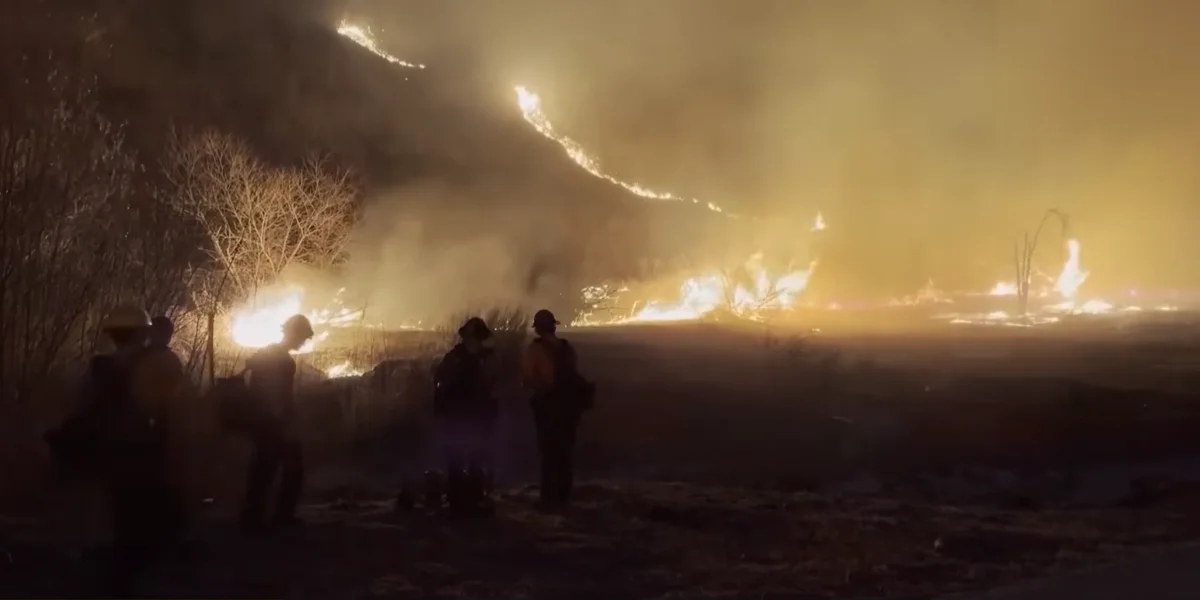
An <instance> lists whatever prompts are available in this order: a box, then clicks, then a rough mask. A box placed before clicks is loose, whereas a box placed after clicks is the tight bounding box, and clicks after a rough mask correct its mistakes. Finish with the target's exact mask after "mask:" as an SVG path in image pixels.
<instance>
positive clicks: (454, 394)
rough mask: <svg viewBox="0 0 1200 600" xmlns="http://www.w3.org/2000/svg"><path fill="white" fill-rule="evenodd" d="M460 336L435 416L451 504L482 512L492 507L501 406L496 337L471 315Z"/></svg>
mask: <svg viewBox="0 0 1200 600" xmlns="http://www.w3.org/2000/svg"><path fill="white" fill-rule="evenodd" d="M458 337H459V339H460V341H459V343H458V344H456V345H455V346H454V348H452V349H451V350H450V351H449V352H447V353H446V355H445V356H443V357H442V360H441V362H439V363H438V367H437V370H436V372H435V374H434V385H435V387H434V413H435V415H436V417H437V422H438V437H439V439H440V441H441V446H442V451H443V457H444V459H445V465H446V486H445V491H446V503H447V504H448V505H449V507H450V510H451V511H453V512H455V513H458V514H478V513H482V512H487V511H488V510H490V507H491V505H490V504H489V503H488V500H489V495H490V492H491V487H492V486H491V454H492V452H491V445H492V434H493V431H494V429H495V423H496V418H497V416H498V415H499V408H500V406H499V402H498V401H497V398H496V393H495V386H496V379H497V377H496V369H495V360H494V352H493V347H494V336H493V334H492V330H491V328H490V327H488V325H487V323H486V322H484V320H483V319H481V318H479V317H471V318H470V319H467V321H466V322H465V323H463V325H462V327H460V328H459V329H458ZM435 502H437V503H438V504H440V499H436V500H435Z"/></svg>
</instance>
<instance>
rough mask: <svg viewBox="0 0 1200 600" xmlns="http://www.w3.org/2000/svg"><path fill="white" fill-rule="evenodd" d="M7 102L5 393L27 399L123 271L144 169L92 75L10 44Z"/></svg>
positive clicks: (2, 306)
mask: <svg viewBox="0 0 1200 600" xmlns="http://www.w3.org/2000/svg"><path fill="white" fill-rule="evenodd" d="M6 50H11V51H6V52H5V53H4V54H5V57H6V61H5V64H4V65H3V66H4V67H5V70H6V71H7V72H8V73H9V76H8V77H7V82H6V89H5V93H4V94H3V100H2V101H0V391H2V393H3V395H4V398H5V399H8V400H12V399H14V398H17V399H22V400H23V399H25V398H26V397H27V396H28V392H29V391H30V386H31V385H32V384H33V383H34V382H35V381H37V380H38V379H39V378H41V377H45V376H46V374H47V373H48V372H49V371H50V369H51V368H52V367H53V366H55V365H56V364H57V363H59V362H60V361H61V360H63V359H65V358H67V357H65V356H64V355H63V352H64V350H65V349H66V348H67V344H68V342H69V341H70V340H71V339H72V335H74V334H75V333H76V332H77V331H78V330H79V327H80V326H81V324H82V323H83V322H84V321H85V318H86V316H87V314H88V313H89V311H90V310H91V309H92V308H93V305H94V303H95V301H96V299H97V298H98V297H100V296H102V295H104V293H105V292H107V291H108V290H110V289H111V286H112V284H113V280H114V276H115V274H116V273H117V272H118V271H119V266H120V265H122V264H123V261H124V257H123V256H121V255H120V253H119V250H120V248H121V246H123V245H124V243H125V241H126V240H127V239H128V238H129V237H130V236H131V235H132V234H133V233H135V232H130V231H129V230H128V229H127V228H126V227H125V224H124V223H122V220H123V218H124V215H125V214H126V213H127V204H126V202H127V198H126V192H127V191H128V189H129V183H130V180H131V177H132V176H133V174H134V172H135V166H136V165H135V163H134V161H133V160H132V158H131V157H130V156H129V154H127V153H126V152H125V151H124V148H123V135H122V132H121V128H120V127H118V126H116V125H114V124H113V123H110V122H109V121H108V120H107V119H105V118H104V117H103V115H102V114H101V113H100V111H99V110H98V106H97V102H96V98H95V90H96V81H95V79H94V78H93V77H90V76H86V75H83V74H81V71H80V69H78V65H77V64H75V63H73V62H72V61H63V60H59V57H58V56H57V55H56V54H55V53H54V52H53V51H46V50H45V49H41V50H40V51H32V50H28V49H26V48H6Z"/></svg>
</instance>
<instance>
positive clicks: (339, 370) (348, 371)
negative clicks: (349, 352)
mask: <svg viewBox="0 0 1200 600" xmlns="http://www.w3.org/2000/svg"><path fill="white" fill-rule="evenodd" d="M363 373H365V371H363V370H362V369H355V368H354V367H351V366H350V361H346V362H344V363H342V364H340V365H334V366H332V367H329V368H328V369H325V376H326V377H328V378H330V379H341V378H343V377H358V376H359V375H362V374H363Z"/></svg>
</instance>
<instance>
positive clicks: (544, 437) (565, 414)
mask: <svg viewBox="0 0 1200 600" xmlns="http://www.w3.org/2000/svg"><path fill="white" fill-rule="evenodd" d="M533 419H534V424H535V425H536V426H537V438H538V451H539V452H540V454H541V458H542V461H541V463H542V469H541V470H542V477H541V500H542V504H544V505H547V506H565V505H567V504H570V502H571V491H572V489H573V488H574V486H575V458H574V454H575V435H576V431H577V430H578V429H579V411H577V410H571V409H565V408H561V407H557V406H553V405H552V406H539V405H538V403H535V404H534V408H533Z"/></svg>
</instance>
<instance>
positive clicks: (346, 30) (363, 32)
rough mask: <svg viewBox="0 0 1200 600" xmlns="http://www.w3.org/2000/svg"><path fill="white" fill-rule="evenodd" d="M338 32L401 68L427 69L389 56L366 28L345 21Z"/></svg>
mask: <svg viewBox="0 0 1200 600" xmlns="http://www.w3.org/2000/svg"><path fill="white" fill-rule="evenodd" d="M337 32H338V35H341V36H344V37H346V38H349V39H350V40H351V41H353V42H354V43H355V44H358V45H359V46H362V47H363V48H366V49H367V50H370V51H371V52H372V53H373V54H374V55H375V56H378V57H379V58H382V59H383V60H386V61H388V62H390V63H392V64H394V65H400V66H401V67H408V68H409V69H424V68H425V65H421V64H416V63H410V62H408V61H405V60H400V59H399V58H396V57H395V56H392V55H391V54H388V53H387V52H386V51H385V50H384V49H383V48H380V47H379V44H377V43H376V42H375V36H374V35H373V34H372V33H371V30H370V29H368V28H366V27H359V26H358V25H352V24H350V23H349V22H348V21H346V20H344V19H343V20H342V22H341V23H338V28H337Z"/></svg>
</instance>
